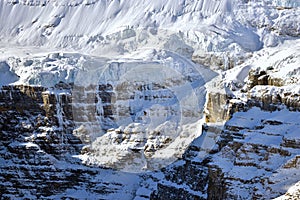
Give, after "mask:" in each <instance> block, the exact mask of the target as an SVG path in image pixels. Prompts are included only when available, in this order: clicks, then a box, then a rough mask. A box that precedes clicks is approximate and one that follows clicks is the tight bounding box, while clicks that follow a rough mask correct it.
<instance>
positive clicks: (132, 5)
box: [0, 0, 300, 56]
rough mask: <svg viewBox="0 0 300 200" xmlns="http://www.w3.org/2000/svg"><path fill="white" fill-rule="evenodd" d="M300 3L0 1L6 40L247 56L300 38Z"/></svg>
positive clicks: (96, 49)
mask: <svg viewBox="0 0 300 200" xmlns="http://www.w3.org/2000/svg"><path fill="white" fill-rule="evenodd" d="M298 7H299V2H298V1H265V0H260V1H237V0H234V1H228V0H220V1H215V0H214V1H207V0H201V1H182V0H176V1H168V2H162V1H133V0H129V1H119V0H113V1H110V0H109V1H108V0H104V1H97V0H93V1H82V0H77V1H54V0H51V1H8V0H1V4H0V13H1V15H0V27H1V29H0V35H1V37H0V39H1V41H2V42H1V43H2V44H4V45H7V44H9V43H10V44H19V45H21V46H23V45H35V46H36V45H37V46H47V47H51V48H55V47H59V48H62V47H64V48H69V49H70V48H71V49H74V48H75V49H77V50H80V49H81V51H84V52H86V51H87V50H88V51H90V52H93V53H94V54H96V55H103V54H106V55H110V56H112V55H115V53H116V52H118V53H122V54H123V53H126V52H131V51H133V50H136V49H140V48H145V47H147V48H151V47H160V48H164V49H167V50H172V51H177V52H179V53H181V54H182V55H186V56H191V55H193V54H194V56H199V55H200V56H201V55H202V54H203V53H204V52H212V51H213V52H228V53H229V54H231V55H240V54H241V53H242V52H248V51H255V50H258V49H261V48H262V47H264V46H276V45H277V44H278V43H280V42H281V41H282V40H284V39H288V38H290V37H295V36H299V24H298V23H297V22H298V21H300V19H299V16H300V15H299V9H297V8H298ZM283 36H284V37H283ZM225 55H226V54H225Z"/></svg>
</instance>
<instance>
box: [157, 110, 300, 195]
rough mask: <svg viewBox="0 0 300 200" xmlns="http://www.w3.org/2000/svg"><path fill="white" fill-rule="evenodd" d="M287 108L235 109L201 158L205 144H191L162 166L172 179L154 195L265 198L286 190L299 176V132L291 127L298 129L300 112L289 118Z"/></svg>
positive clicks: (161, 185) (160, 184)
mask: <svg viewBox="0 0 300 200" xmlns="http://www.w3.org/2000/svg"><path fill="white" fill-rule="evenodd" d="M287 113H290V112H289V111H288V110H282V111H275V112H273V113H270V112H266V111H262V110H260V109H259V108H251V109H250V110H248V111H247V112H238V113H235V114H234V115H233V118H232V119H231V120H229V121H228V122H227V123H226V124H225V127H224V129H223V131H222V132H221V133H220V139H219V140H218V142H217V145H216V146H215V148H214V149H211V151H210V152H208V153H207V154H206V157H204V159H202V160H201V159H200V158H201V157H199V155H201V154H199V152H201V151H203V149H201V148H199V145H198V148H195V147H194V146H193V145H191V146H190V148H189V149H188V151H187V152H190V153H188V156H185V157H184V159H183V160H181V161H178V162H177V163H174V165H173V166H169V167H168V168H166V169H165V170H163V172H164V174H165V178H164V179H166V180H167V181H162V182H160V183H159V184H158V188H157V191H156V193H153V199H163V198H164V197H166V196H168V195H170V196H172V195H173V194H177V195H179V196H181V197H182V198H181V199H202V198H204V199H238V198H241V199H243V198H254V199H260V198H274V197H277V196H279V195H281V194H284V193H285V191H284V189H283V188H284V186H289V185H292V184H295V183H296V182H297V181H298V178H297V177H298V174H299V167H300V165H299V154H300V151H299V146H298V139H297V136H296V135H297V134H296V132H297V131H291V130H298V128H299V127H298V126H299V124H298V122H297V120H298V118H299V114H298V112H292V113H290V114H289V115H290V116H291V118H285V115H286V114H287ZM292 118H293V119H292ZM275 130H276V131H275ZM193 166H194V167H195V168H193ZM291 173H294V175H293V177H290V174H291ZM196 177H197V178H196ZM190 181H191V182H190ZM195 194H196V195H195ZM174 198H175V197H174ZM175 199H176V198H175Z"/></svg>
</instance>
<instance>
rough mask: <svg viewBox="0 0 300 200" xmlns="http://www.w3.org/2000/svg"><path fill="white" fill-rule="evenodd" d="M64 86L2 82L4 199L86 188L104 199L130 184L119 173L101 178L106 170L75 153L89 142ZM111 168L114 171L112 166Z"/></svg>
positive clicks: (52, 195)
mask: <svg viewBox="0 0 300 200" xmlns="http://www.w3.org/2000/svg"><path fill="white" fill-rule="evenodd" d="M60 89H61V88H59V87H58V88H56V90H55V92H50V91H47V90H46V89H45V88H43V87H37V86H36V87H35V86H5V87H2V89H1V92H0V100H1V101H0V102H1V105H0V110H1V114H0V144H1V145H0V146H1V147H0V162H1V166H0V181H1V183H0V198H1V199H24V198H25V199H26V198H29V199H52V198H74V196H73V195H74V191H77V192H78V191H81V190H82V192H83V194H86V195H88V196H89V195H96V196H98V197H97V198H99V197H101V196H102V195H104V196H106V197H107V196H109V194H111V195H113V194H114V195H115V193H118V192H116V191H118V190H120V191H121V188H123V187H124V186H123V184H124V183H122V181H118V178H115V180H116V181H115V182H112V183H105V180H102V179H101V178H99V177H98V174H100V173H101V174H102V173H103V172H102V170H101V169H99V168H90V167H86V166H84V165H82V164H81V161H80V160H79V159H77V158H73V157H72V155H78V154H80V151H81V149H82V147H83V144H82V142H81V140H80V139H79V138H77V137H75V136H74V135H73V134H72V130H73V129H74V124H73V122H72V111H71V110H70V109H71V107H70V103H71V101H70V95H68V94H66V93H65V92H66V91H65V89H66V88H64V92H63V93H61V92H62V90H60ZM106 173H107V174H111V176H114V175H113V172H110V171H109V170H108V171H107V172H106ZM118 176H120V175H118ZM121 176H124V175H121ZM125 176H126V175H125ZM91 177H93V180H94V181H96V182H93V181H92V180H91ZM97 177H98V178H97ZM123 178H124V177H123ZM128 178H129V179H130V177H128ZM131 178H133V179H134V178H136V177H135V176H132V177H131ZM83 185H84V186H83ZM79 186H80V189H76V188H78V187H79ZM125 187H126V186H125ZM68 191H70V192H68ZM130 192H132V191H130ZM63 193H64V195H62V194H63ZM60 195H62V196H60ZM124 195H125V196H126V194H125V193H124ZM128 195H129V196H130V195H132V194H127V196H128ZM72 196H73V197H72ZM75 196H76V195H75ZM75 198H78V196H77V197H75ZM91 198H96V197H95V196H94V197H93V196H91ZM111 198H114V197H111ZM115 198H116V197H115Z"/></svg>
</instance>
